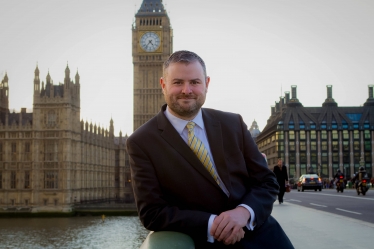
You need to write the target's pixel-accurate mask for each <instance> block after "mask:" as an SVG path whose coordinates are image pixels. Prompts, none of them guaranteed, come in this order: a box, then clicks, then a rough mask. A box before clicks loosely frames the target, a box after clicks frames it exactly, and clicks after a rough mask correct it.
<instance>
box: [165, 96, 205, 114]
mask: <svg viewBox="0 0 374 249" xmlns="http://www.w3.org/2000/svg"><path fill="white" fill-rule="evenodd" d="M183 99H189V100H191V99H194V100H195V101H191V102H190V103H184V104H181V103H180V101H181V100H182V101H183ZM165 100H166V103H167V104H168V106H169V108H170V109H171V110H172V111H173V112H174V113H176V114H177V115H179V116H180V117H185V118H192V117H195V116H196V115H197V113H198V112H199V110H200V108H201V107H202V106H203V104H204V102H205V94H202V95H195V94H191V95H184V94H179V95H177V96H175V95H171V96H168V95H165ZM178 100H179V101H178Z"/></svg>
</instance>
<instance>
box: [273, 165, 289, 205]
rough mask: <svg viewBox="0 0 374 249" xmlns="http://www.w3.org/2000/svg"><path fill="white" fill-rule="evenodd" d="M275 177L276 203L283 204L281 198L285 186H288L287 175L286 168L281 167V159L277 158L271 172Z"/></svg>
mask: <svg viewBox="0 0 374 249" xmlns="http://www.w3.org/2000/svg"><path fill="white" fill-rule="evenodd" d="M273 172H274V174H275V176H276V177H277V182H278V184H279V193H278V202H279V204H282V203H283V196H284V193H285V192H286V185H288V174H287V167H286V166H285V165H283V161H282V158H278V164H277V165H276V166H275V167H274V170H273Z"/></svg>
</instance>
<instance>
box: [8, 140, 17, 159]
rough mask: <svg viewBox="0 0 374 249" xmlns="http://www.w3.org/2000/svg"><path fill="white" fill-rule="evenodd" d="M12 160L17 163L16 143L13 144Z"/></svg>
mask: <svg viewBox="0 0 374 249" xmlns="http://www.w3.org/2000/svg"><path fill="white" fill-rule="evenodd" d="M10 147H11V154H12V155H11V159H12V161H13V162H14V161H17V144H16V143H11V145H10Z"/></svg>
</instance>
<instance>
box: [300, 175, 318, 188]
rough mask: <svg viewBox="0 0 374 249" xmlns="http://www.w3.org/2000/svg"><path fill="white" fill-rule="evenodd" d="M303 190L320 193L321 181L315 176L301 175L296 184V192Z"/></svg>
mask: <svg viewBox="0 0 374 249" xmlns="http://www.w3.org/2000/svg"><path fill="white" fill-rule="evenodd" d="M305 189H314V191H317V190H319V191H322V181H321V178H319V176H318V175H316V174H305V175H301V176H300V178H299V180H298V182H297V191H299V192H300V190H301V191H303V192H304V190H305Z"/></svg>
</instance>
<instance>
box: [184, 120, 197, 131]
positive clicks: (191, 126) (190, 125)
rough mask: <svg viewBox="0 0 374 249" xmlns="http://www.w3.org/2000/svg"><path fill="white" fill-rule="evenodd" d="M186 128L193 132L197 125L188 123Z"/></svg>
mask: <svg viewBox="0 0 374 249" xmlns="http://www.w3.org/2000/svg"><path fill="white" fill-rule="evenodd" d="M186 127H187V129H188V131H193V128H194V127H195V123H194V122H192V121H190V122H188V123H187V125H186Z"/></svg>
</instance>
